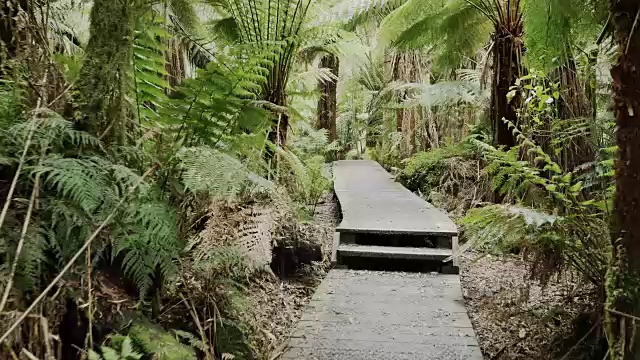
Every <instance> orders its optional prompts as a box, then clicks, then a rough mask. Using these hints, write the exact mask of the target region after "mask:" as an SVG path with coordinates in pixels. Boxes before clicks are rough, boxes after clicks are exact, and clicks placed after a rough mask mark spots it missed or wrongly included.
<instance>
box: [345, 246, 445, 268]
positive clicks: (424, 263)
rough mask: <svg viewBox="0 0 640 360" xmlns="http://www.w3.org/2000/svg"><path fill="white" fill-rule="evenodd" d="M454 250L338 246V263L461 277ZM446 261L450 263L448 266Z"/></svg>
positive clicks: (348, 265)
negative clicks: (453, 259)
mask: <svg viewBox="0 0 640 360" xmlns="http://www.w3.org/2000/svg"><path fill="white" fill-rule="evenodd" d="M452 254H453V251H452V250H450V249H433V248H410V247H391V246H373V245H355V244H344V243H341V244H338V246H337V248H336V249H335V263H336V264H338V265H346V266H347V267H349V268H352V267H353V268H356V269H369V270H403V271H417V272H432V271H437V272H444V273H449V274H451V273H457V267H456V266H453V263H452V261H451V258H452ZM445 260H449V261H447V262H446V263H445V262H444V261H445Z"/></svg>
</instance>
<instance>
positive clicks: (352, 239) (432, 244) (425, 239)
mask: <svg viewBox="0 0 640 360" xmlns="http://www.w3.org/2000/svg"><path fill="white" fill-rule="evenodd" d="M340 243H343V244H357V245H377V246H406V247H425V248H436V249H451V247H452V240H451V236H437V235H411V234H369V233H363V234H358V233H340Z"/></svg>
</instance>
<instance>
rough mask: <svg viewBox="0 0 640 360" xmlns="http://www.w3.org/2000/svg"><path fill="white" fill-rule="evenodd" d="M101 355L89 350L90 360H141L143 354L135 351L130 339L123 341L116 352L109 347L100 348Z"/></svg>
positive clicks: (126, 338)
mask: <svg viewBox="0 0 640 360" xmlns="http://www.w3.org/2000/svg"><path fill="white" fill-rule="evenodd" d="M100 350H101V354H98V353H97V352H95V351H93V350H89V360H139V359H140V358H142V354H139V353H137V352H135V351H134V350H133V344H132V342H131V338H130V337H128V336H127V337H125V338H124V339H123V340H122V343H121V346H120V350H119V351H118V350H115V349H113V348H111V347H109V346H101V347H100Z"/></svg>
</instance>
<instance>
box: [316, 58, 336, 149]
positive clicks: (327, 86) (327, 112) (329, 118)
mask: <svg viewBox="0 0 640 360" xmlns="http://www.w3.org/2000/svg"><path fill="white" fill-rule="evenodd" d="M320 67H322V68H328V69H331V74H333V76H335V77H336V79H337V77H338V72H339V70H340V60H339V59H338V57H337V56H335V55H334V54H327V55H325V56H323V57H322V59H321V60H320ZM318 88H320V99H319V100H318V122H317V124H316V127H317V128H318V129H326V130H327V132H328V133H329V142H333V141H334V140H335V139H336V119H337V110H336V109H337V104H338V80H333V79H331V80H327V81H323V80H320V81H319V82H318Z"/></svg>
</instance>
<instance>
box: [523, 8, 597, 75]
mask: <svg viewBox="0 0 640 360" xmlns="http://www.w3.org/2000/svg"><path fill="white" fill-rule="evenodd" d="M522 3H523V14H524V26H525V29H524V34H525V36H524V42H525V44H526V46H527V57H526V58H527V63H528V64H529V65H530V66H532V67H535V68H538V69H543V70H546V71H550V70H552V69H553V68H556V67H558V66H561V65H563V64H565V63H566V62H567V61H569V60H570V59H573V57H574V56H575V53H576V52H577V51H576V50H578V51H579V49H584V48H586V47H587V46H588V45H590V44H591V43H592V42H593V41H594V40H595V39H596V38H597V37H598V34H599V32H600V31H601V30H602V24H601V22H602V21H603V20H604V19H603V18H602V16H603V15H602V13H603V12H604V11H602V10H604V9H601V5H598V4H596V2H592V1H587V2H586V3H585V1H575V0H544V1H536V0H528V1H523V2H522Z"/></svg>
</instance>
